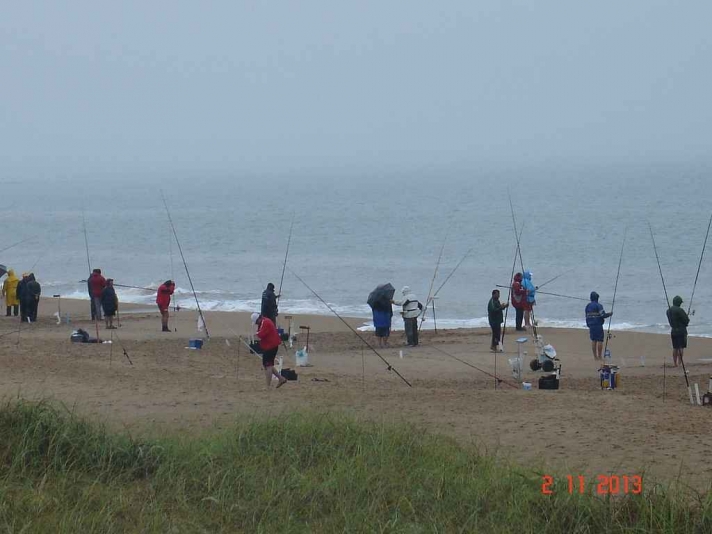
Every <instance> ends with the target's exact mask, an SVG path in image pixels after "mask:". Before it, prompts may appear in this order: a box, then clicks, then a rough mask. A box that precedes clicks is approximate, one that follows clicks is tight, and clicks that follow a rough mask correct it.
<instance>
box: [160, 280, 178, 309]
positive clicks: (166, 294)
mask: <svg viewBox="0 0 712 534" xmlns="http://www.w3.org/2000/svg"><path fill="white" fill-rule="evenodd" d="M174 289H175V286H167V285H166V284H161V285H160V286H158V292H157V293H156V304H158V307H159V308H160V309H161V310H167V309H168V306H170V304H171V295H172V294H173V290H174Z"/></svg>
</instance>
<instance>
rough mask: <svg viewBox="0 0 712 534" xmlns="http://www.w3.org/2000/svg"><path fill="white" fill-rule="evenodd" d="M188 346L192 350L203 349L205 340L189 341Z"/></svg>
mask: <svg viewBox="0 0 712 534" xmlns="http://www.w3.org/2000/svg"><path fill="white" fill-rule="evenodd" d="M188 346H189V347H190V348H191V349H202V348H203V340H202V339H191V340H189V341H188Z"/></svg>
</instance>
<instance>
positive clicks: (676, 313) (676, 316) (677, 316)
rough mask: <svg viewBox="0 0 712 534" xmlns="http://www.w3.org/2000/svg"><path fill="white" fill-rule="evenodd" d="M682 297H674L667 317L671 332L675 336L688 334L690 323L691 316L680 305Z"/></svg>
mask: <svg viewBox="0 0 712 534" xmlns="http://www.w3.org/2000/svg"><path fill="white" fill-rule="evenodd" d="M681 304H682V298H680V297H675V298H674V299H672V306H671V307H670V308H668V311H667V318H668V323H670V333H671V334H672V335H673V336H686V335H687V325H688V324H690V317H689V316H688V315H687V312H685V310H683V309H682V307H681V306H680V305H681Z"/></svg>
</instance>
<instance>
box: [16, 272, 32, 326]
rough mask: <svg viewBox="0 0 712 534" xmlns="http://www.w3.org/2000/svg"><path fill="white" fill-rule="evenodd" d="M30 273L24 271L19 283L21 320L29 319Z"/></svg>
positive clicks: (18, 295)
mask: <svg viewBox="0 0 712 534" xmlns="http://www.w3.org/2000/svg"><path fill="white" fill-rule="evenodd" d="M28 275H29V273H22V280H20V281H19V282H18V283H17V290H16V295H17V300H18V301H20V321H22V322H23V323H24V322H26V321H27V310H28V308H27V305H28V301H27V276H28Z"/></svg>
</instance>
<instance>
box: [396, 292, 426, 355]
mask: <svg viewBox="0 0 712 534" xmlns="http://www.w3.org/2000/svg"><path fill="white" fill-rule="evenodd" d="M401 294H402V295H403V300H400V301H398V300H394V301H393V304H395V305H396V306H403V311H402V312H401V315H402V316H403V326H404V328H405V338H406V343H407V345H408V346H409V347H417V346H418V317H420V314H421V313H422V311H423V305H422V304H421V303H420V302H418V299H417V298H416V296H415V295H414V294H413V293H412V292H411V290H410V288H409V287H408V286H404V287H403V289H401Z"/></svg>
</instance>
